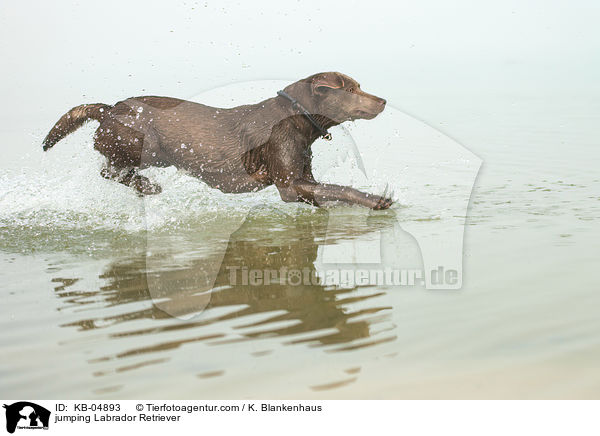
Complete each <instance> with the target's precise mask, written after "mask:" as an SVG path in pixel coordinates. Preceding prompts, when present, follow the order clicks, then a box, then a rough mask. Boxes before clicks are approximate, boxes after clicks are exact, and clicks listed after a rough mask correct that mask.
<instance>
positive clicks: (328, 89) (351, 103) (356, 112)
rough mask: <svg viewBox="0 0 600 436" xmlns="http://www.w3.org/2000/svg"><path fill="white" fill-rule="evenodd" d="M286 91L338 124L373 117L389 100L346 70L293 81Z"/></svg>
mask: <svg viewBox="0 0 600 436" xmlns="http://www.w3.org/2000/svg"><path fill="white" fill-rule="evenodd" d="M285 92H287V93H288V94H290V95H291V96H292V97H294V98H295V99H296V100H298V101H299V102H300V103H301V104H302V105H303V106H304V107H305V108H306V109H307V110H308V111H309V112H311V113H312V114H314V115H322V116H325V117H327V118H329V119H331V120H332V121H333V122H335V123H338V124H339V123H343V122H344V121H351V120H357V119H367V120H370V119H372V118H375V117H376V116H377V115H378V114H379V113H380V112H381V111H383V109H384V108H385V103H386V102H385V100H384V99H383V98H379V97H376V96H374V95H372V94H368V93H366V92H364V91H363V90H362V89H360V84H359V83H358V82H357V81H356V80H354V79H353V78H352V77H349V76H346V75H345V74H342V73H336V72H328V73H318V74H314V75H312V76H309V77H307V78H306V79H302V80H300V81H298V82H296V83H292V84H291V85H289V86H288V87H286V88H285Z"/></svg>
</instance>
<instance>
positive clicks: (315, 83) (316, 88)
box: [311, 73, 344, 95]
mask: <svg viewBox="0 0 600 436" xmlns="http://www.w3.org/2000/svg"><path fill="white" fill-rule="evenodd" d="M343 87H344V78H343V77H342V76H341V75H340V74H338V73H321V74H316V75H314V76H313V78H312V81H311V90H312V93H313V94H316V95H322V94H324V93H326V92H327V91H329V90H330V89H340V88H343Z"/></svg>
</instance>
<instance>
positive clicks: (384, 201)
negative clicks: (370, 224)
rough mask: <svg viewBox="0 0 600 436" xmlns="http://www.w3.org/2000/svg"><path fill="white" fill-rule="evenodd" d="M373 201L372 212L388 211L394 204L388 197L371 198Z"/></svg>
mask: <svg viewBox="0 0 600 436" xmlns="http://www.w3.org/2000/svg"><path fill="white" fill-rule="evenodd" d="M373 200H375V204H374V205H373V207H372V209H373V210H383V209H389V208H390V206H391V205H392V204H393V203H394V200H392V199H391V198H390V197H381V196H377V197H375V198H373Z"/></svg>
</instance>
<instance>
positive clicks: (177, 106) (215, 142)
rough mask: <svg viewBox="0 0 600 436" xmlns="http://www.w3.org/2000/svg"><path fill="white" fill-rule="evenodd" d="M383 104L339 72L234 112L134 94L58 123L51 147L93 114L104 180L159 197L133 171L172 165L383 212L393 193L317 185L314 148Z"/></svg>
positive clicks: (253, 187) (236, 185)
mask: <svg viewBox="0 0 600 436" xmlns="http://www.w3.org/2000/svg"><path fill="white" fill-rule="evenodd" d="M385 103H386V101H385V100H384V99H382V98H379V97H376V96H374V95H371V94H367V93H366V92H364V91H362V90H361V89H360V85H359V84H358V83H357V82H356V81H355V80H354V79H352V78H350V77H348V76H346V75H344V74H341V73H335V72H329V73H320V74H315V75H312V76H310V77H307V78H306V79H302V80H300V81H298V82H296V83H292V84H291V85H289V86H287V87H286V88H285V89H284V90H283V91H280V92H278V95H277V97H273V98H269V99H267V100H265V101H262V102H260V103H257V104H253V105H245V106H238V107H234V108H231V109H221V108H214V107H210V106H205V105H202V104H198V103H193V102H190V101H185V100H179V99H175V98H169V97H133V98H129V99H127V100H124V101H121V102H119V103H117V104H115V105H114V106H109V105H105V104H88V105H81V106H77V107H75V108H73V109H71V110H70V111H69V112H67V113H66V114H65V115H63V116H62V118H61V119H60V120H59V121H58V122H57V123H56V124H55V126H54V127H53V128H52V130H51V131H50V133H48V136H47V137H46V139H44V143H43V145H44V150H48V149H49V148H51V147H52V146H53V145H54V144H56V143H57V142H58V141H60V140H61V139H62V138H64V137H65V136H66V135H68V134H69V133H71V132H73V131H74V130H76V129H77V128H78V127H80V126H81V125H82V124H83V123H85V122H86V121H88V120H97V121H99V122H100V127H98V129H97V130H96V133H95V135H94V148H95V149H96V150H98V151H99V152H100V153H102V154H103V155H104V156H106V158H107V166H106V168H104V169H103V170H102V172H101V174H102V176H103V177H105V178H108V179H114V180H116V181H118V182H120V183H123V184H125V185H129V186H133V187H134V188H135V189H137V190H138V191H139V192H140V193H141V194H157V193H159V192H161V188H160V186H158V185H156V184H154V183H151V182H150V181H149V180H148V178H146V177H144V176H142V175H139V174H137V169H143V168H147V167H150V166H158V167H166V166H171V165H175V166H176V167H177V168H180V169H183V170H186V171H188V172H189V173H191V174H192V175H194V176H196V177H198V178H200V179H201V180H203V181H204V182H205V183H207V184H208V185H209V186H211V187H213V188H217V189H220V190H221V191H223V192H231V193H239V192H251V191H258V190H261V189H263V188H265V187H267V186H270V185H273V184H274V185H275V186H276V187H277V189H278V190H279V194H280V195H281V198H282V199H283V201H287V202H290V201H303V202H307V203H310V204H313V205H317V206H319V205H321V204H323V203H324V202H328V201H342V202H345V203H351V204H360V205H363V206H367V207H370V208H373V209H387V208H388V207H390V206H391V204H392V199H391V198H386V196H385V193H384V195H383V196H379V195H374V194H367V193H364V192H360V191H357V190H356V189H352V188H349V187H344V186H339V185H332V184H324V183H319V182H317V181H316V180H315V179H314V177H313V174H312V165H311V164H312V152H311V145H312V143H313V142H314V141H315V140H316V139H317V138H318V137H319V136H323V137H325V138H326V139H330V135H329V133H327V129H329V128H330V127H332V126H335V125H338V124H340V123H343V122H344V121H349V120H356V119H371V118H374V117H375V116H377V115H378V114H379V113H380V112H381V111H383V109H384V108H385Z"/></svg>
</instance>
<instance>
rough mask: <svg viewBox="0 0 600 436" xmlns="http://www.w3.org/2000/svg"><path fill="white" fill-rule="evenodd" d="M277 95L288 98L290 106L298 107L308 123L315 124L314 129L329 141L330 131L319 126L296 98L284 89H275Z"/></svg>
mask: <svg viewBox="0 0 600 436" xmlns="http://www.w3.org/2000/svg"><path fill="white" fill-rule="evenodd" d="M277 95H279V96H281V97H283V98H285V99H287V100H289V101H290V102H291V103H292V107H293V108H294V109H298V110H299V111H300V112H302V115H304V116H305V117H306V119H307V120H308V121H310V123H311V124H312V125H313V126H315V127H316V129H317V130H318V131H319V132H320V133H321V138H323V139H326V140H327V141H331V138H332V136H331V133H329V132H328V131H327V129H325V128H324V127H323V126H321V125H320V124H319V123H318V122H317V120H315V119H314V117H313V116H312V115H311V114H310V112H308V111H307V110H306V108H305V107H304V106H302V105H301V104H300V103H299V102H298V100H296V99H295V98H294V97H292V96H291V95H289V94H288V93H287V92H285V91H277Z"/></svg>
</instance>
